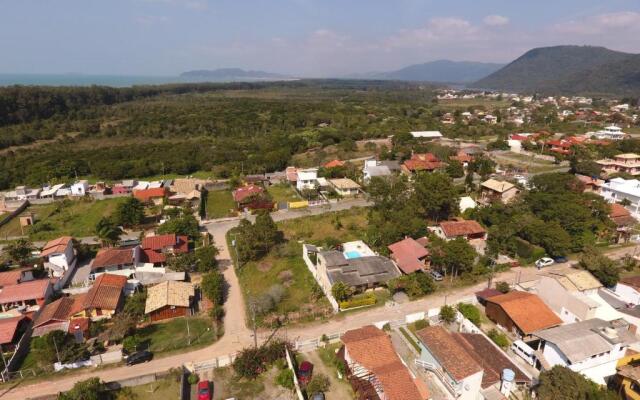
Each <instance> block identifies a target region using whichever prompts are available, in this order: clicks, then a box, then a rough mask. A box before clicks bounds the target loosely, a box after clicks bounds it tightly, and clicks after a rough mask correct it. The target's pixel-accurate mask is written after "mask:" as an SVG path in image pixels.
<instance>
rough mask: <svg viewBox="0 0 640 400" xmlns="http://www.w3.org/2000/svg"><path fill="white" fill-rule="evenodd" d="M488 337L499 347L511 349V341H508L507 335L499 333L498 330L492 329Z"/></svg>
mask: <svg viewBox="0 0 640 400" xmlns="http://www.w3.org/2000/svg"><path fill="white" fill-rule="evenodd" d="M487 336H489V339H491V340H493V343H495V344H497V345H498V346H499V347H501V348H503V349H506V348H507V347H509V339H507V335H505V334H504V333H502V332H499V331H498V330H497V329H495V328H494V329H491V330H490V331H489V332H488V333H487Z"/></svg>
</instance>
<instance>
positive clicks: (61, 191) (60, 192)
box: [40, 183, 71, 199]
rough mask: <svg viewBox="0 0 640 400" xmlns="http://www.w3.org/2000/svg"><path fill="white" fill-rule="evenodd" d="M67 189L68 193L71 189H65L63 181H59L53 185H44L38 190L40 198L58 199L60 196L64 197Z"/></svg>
mask: <svg viewBox="0 0 640 400" xmlns="http://www.w3.org/2000/svg"><path fill="white" fill-rule="evenodd" d="M67 190H68V191H69V194H70V193H71V189H67V188H66V185H65V184H64V183H59V184H57V185H53V186H48V185H47V186H45V187H43V188H42V191H41V192H40V198H41V199H58V198H60V197H65V196H66V195H67Z"/></svg>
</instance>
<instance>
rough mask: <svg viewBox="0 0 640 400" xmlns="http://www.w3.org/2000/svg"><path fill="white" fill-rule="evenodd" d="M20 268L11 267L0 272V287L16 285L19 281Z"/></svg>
mask: <svg viewBox="0 0 640 400" xmlns="http://www.w3.org/2000/svg"><path fill="white" fill-rule="evenodd" d="M21 277H22V270H20V269H12V270H10V271H5V272H0V287H4V286H10V285H17V284H18V283H20V278H21Z"/></svg>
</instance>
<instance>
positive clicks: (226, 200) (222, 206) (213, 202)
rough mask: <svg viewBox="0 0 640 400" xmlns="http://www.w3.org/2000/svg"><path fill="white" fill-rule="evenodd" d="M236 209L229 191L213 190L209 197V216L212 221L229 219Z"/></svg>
mask: <svg viewBox="0 0 640 400" xmlns="http://www.w3.org/2000/svg"><path fill="white" fill-rule="evenodd" d="M235 208H236V203H235V202H234V201H233V196H232V195H231V192H230V191H228V190H212V191H210V192H209V194H208V195H207V214H208V216H209V218H210V219H214V218H224V217H228V216H230V215H231V210H234V209H235Z"/></svg>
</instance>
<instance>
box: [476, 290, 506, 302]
mask: <svg viewBox="0 0 640 400" xmlns="http://www.w3.org/2000/svg"><path fill="white" fill-rule="evenodd" d="M501 294H503V293H502V292H501V291H499V290H497V289H492V288H486V289H482V290H480V291H478V292H476V293H475V295H476V297H477V298H478V299H480V300H486V299H488V298H490V297H494V296H500V295H501Z"/></svg>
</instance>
